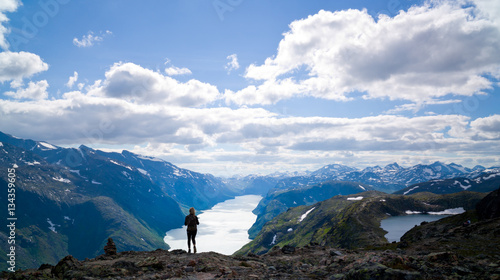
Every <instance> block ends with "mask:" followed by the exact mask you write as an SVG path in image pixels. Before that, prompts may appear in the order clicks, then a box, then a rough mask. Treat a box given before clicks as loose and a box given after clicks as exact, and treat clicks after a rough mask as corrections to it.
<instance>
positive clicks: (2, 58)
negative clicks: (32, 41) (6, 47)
mask: <svg viewBox="0 0 500 280" xmlns="http://www.w3.org/2000/svg"><path fill="white" fill-rule="evenodd" d="M47 69H49V65H48V64H47V63H45V62H43V61H42V59H41V58H40V57H39V56H38V55H36V54H33V53H28V52H1V53H0V82H5V81H10V80H22V79H23V78H26V77H31V76H33V75H34V74H36V73H39V72H43V71H46V70H47Z"/></svg>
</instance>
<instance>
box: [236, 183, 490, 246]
mask: <svg viewBox="0 0 500 280" xmlns="http://www.w3.org/2000/svg"><path fill="white" fill-rule="evenodd" d="M485 195H486V194H484V193H473V192H462V193H458V194H448V195H436V194H431V193H421V194H418V195H416V196H403V195H390V194H385V193H381V192H376V191H369V192H363V193H358V194H354V195H348V196H335V197H332V198H330V199H327V200H325V201H321V202H318V203H316V204H313V205H309V206H298V207H295V208H290V209H288V210H287V211H286V212H283V213H281V214H280V215H278V216H277V217H275V218H274V219H272V220H271V221H269V222H267V223H266V224H265V225H264V226H263V228H262V230H261V231H260V232H259V233H258V235H257V236H256V238H255V239H254V240H253V241H251V242H250V243H248V244H247V245H245V246H244V247H243V248H242V249H240V250H239V251H238V252H237V253H236V254H237V255H239V254H248V253H255V254H262V253H265V252H267V251H268V250H269V249H271V248H272V247H274V246H276V245H278V246H280V247H283V246H284V245H291V246H299V247H300V246H305V245H307V244H311V243H313V244H319V245H321V246H332V247H341V248H348V249H349V248H351V249H352V248H359V247H370V246H377V245H383V244H386V243H387V240H386V239H385V237H384V235H385V234H386V232H385V231H384V230H382V229H381V228H380V221H381V220H382V219H384V218H386V217H387V216H388V214H389V215H391V216H399V215H406V211H419V212H424V213H425V212H431V211H433V212H439V211H443V210H445V209H449V208H458V207H463V208H464V209H466V210H468V209H473V208H474V207H475V205H476V204H477V202H478V201H480V200H481V199H482V198H483V197H484V196H485Z"/></svg>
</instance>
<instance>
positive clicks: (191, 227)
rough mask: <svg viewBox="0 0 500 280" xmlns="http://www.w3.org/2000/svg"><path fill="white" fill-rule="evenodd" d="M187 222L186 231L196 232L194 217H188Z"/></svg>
mask: <svg viewBox="0 0 500 280" xmlns="http://www.w3.org/2000/svg"><path fill="white" fill-rule="evenodd" d="M187 220H188V221H187V230H196V216H194V215H188V216H187Z"/></svg>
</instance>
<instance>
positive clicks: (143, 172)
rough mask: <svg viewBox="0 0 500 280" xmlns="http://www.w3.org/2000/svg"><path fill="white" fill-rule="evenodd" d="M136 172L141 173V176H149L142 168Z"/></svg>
mask: <svg viewBox="0 0 500 280" xmlns="http://www.w3.org/2000/svg"><path fill="white" fill-rule="evenodd" d="M137 170H139V172H141V173H142V175H146V176H149V173H148V172H147V171H146V170H144V169H142V168H137Z"/></svg>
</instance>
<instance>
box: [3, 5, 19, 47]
mask: <svg viewBox="0 0 500 280" xmlns="http://www.w3.org/2000/svg"><path fill="white" fill-rule="evenodd" d="M20 5H22V3H21V1H19V0H3V1H1V2H0V48H2V49H4V50H8V49H9V42H7V40H6V39H5V36H6V35H7V34H9V32H10V29H8V28H7V27H5V26H4V23H5V22H7V21H9V19H8V18H7V16H6V15H5V13H6V12H14V11H16V10H17V7H19V6H20Z"/></svg>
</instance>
